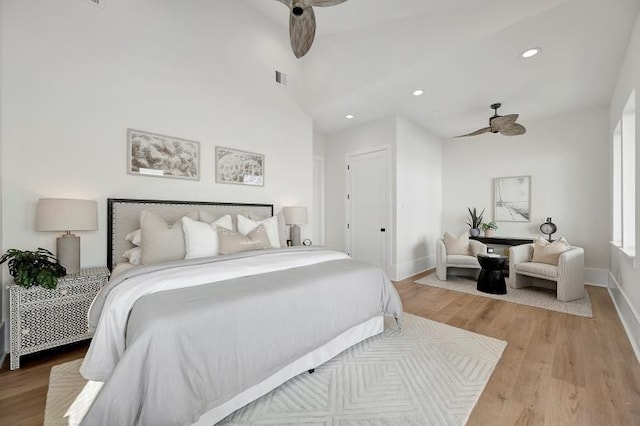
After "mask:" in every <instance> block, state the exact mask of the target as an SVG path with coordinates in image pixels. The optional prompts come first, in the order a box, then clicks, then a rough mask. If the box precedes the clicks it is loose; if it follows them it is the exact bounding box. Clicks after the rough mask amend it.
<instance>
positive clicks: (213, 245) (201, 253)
mask: <svg viewBox="0 0 640 426" xmlns="http://www.w3.org/2000/svg"><path fill="white" fill-rule="evenodd" d="M218 227H221V228H225V229H228V230H233V224H232V222H231V216H230V215H226V216H222V217H221V218H220V219H218V220H216V221H215V222H213V223H210V224H209V223H204V222H198V221H197V220H193V219H191V218H188V217H183V218H182V229H183V230H184V248H185V256H184V258H185V259H195V258H198V257H207V256H217V255H218V249H219V242H218V232H217V229H218Z"/></svg>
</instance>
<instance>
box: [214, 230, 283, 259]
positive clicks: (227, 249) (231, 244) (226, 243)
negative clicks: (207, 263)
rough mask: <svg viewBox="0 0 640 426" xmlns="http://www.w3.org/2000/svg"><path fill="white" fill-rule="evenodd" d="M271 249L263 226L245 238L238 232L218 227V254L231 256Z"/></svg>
mask: <svg viewBox="0 0 640 426" xmlns="http://www.w3.org/2000/svg"><path fill="white" fill-rule="evenodd" d="M268 248H271V243H270V242H269V236H268V235H267V230H266V229H265V227H264V225H260V226H258V227H256V228H255V229H253V230H252V231H251V232H249V233H248V234H247V235H246V236H245V235H242V234H240V233H239V232H235V231H230V230H228V229H225V228H222V227H218V253H220V254H231V253H239V252H241V251H249V250H263V249H268Z"/></svg>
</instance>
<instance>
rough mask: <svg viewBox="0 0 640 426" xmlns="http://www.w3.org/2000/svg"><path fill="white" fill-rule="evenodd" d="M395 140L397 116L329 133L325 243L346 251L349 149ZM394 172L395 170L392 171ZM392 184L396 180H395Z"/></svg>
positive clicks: (361, 148)
mask: <svg viewBox="0 0 640 426" xmlns="http://www.w3.org/2000/svg"><path fill="white" fill-rule="evenodd" d="M395 140H396V118H395V117H389V118H385V119H383V120H379V121H375V122H372V123H366V124H362V125H360V126H356V127H352V128H350V129H347V130H343V131H340V132H337V133H332V134H329V135H327V136H326V144H325V171H326V175H325V244H326V245H327V246H328V247H332V248H334V249H336V250H341V251H346V239H345V226H346V219H345V214H346V196H347V195H346V179H347V177H346V176H347V169H346V167H347V163H346V156H347V153H350V152H354V151H361V150H364V149H367V148H376V147H381V146H384V145H386V146H388V147H389V148H390V154H391V155H393V150H394V146H395ZM392 172H393V173H392V174H393V175H395V170H393V171H392ZM392 186H393V183H392Z"/></svg>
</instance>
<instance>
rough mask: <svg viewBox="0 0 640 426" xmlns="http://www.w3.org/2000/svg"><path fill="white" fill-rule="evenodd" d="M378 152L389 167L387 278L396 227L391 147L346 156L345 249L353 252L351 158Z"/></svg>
mask: <svg viewBox="0 0 640 426" xmlns="http://www.w3.org/2000/svg"><path fill="white" fill-rule="evenodd" d="M376 152H383V153H384V156H385V161H386V165H387V173H386V176H385V179H386V183H387V191H386V194H385V198H386V200H385V204H386V209H385V210H386V222H387V223H386V226H385V228H386V232H385V234H386V238H385V240H384V241H385V243H386V253H387V255H386V259H385V264H384V267H383V269H384V272H385V274H387V276H388V275H389V271H390V270H391V269H390V268H391V259H392V258H393V252H392V247H393V245H392V242H393V235H394V226H392V224H393V223H394V218H393V209H392V208H391V205H392V199H393V198H392V196H393V189H392V188H393V185H394V181H393V170H392V169H391V167H392V165H393V163H392V158H391V157H392V156H391V153H392V151H391V145H378V146H374V147H368V148H363V149H359V150H355V151H349V152H347V153H346V154H345V163H344V170H345V185H344V200H345V204H344V205H345V212H344V213H345V214H344V218H345V222H344V231H345V247H346V248H347V253H349V254H350V253H351V251H352V238H351V229H350V228H349V227H348V226H349V224H350V223H351V199H350V197H349V183H350V181H351V170H350V169H349V164H350V162H351V158H352V157H357V156H360V155H365V154H373V153H376Z"/></svg>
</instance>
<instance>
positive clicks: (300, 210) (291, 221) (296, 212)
mask: <svg viewBox="0 0 640 426" xmlns="http://www.w3.org/2000/svg"><path fill="white" fill-rule="evenodd" d="M282 211H283V212H284V221H285V223H286V224H287V225H291V244H292V245H294V246H299V245H300V244H301V243H300V226H298V225H306V224H307V208H306V207H284V208H283V209H282Z"/></svg>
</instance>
